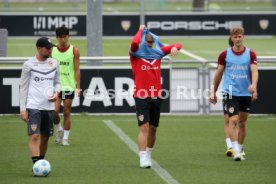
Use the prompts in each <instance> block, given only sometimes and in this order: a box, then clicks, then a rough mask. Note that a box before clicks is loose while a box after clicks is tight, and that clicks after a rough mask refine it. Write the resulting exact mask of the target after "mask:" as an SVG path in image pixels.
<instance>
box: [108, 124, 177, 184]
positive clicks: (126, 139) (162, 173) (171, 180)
mask: <svg viewBox="0 0 276 184" xmlns="http://www.w3.org/2000/svg"><path fill="white" fill-rule="evenodd" d="M103 122H104V123H105V124H106V126H108V127H109V128H110V129H111V130H112V131H113V132H114V133H115V134H116V135H117V136H118V137H119V138H120V139H121V140H122V141H123V142H124V143H126V144H127V145H128V147H129V149H130V150H132V151H133V152H134V153H136V154H137V155H138V150H137V145H136V143H134V141H133V140H132V139H130V138H129V137H128V135H126V133H125V132H124V131H123V130H122V129H120V128H119V127H118V126H117V125H116V124H115V123H114V122H113V121H111V120H103ZM152 164H153V166H152V169H153V170H154V171H155V172H156V173H157V174H158V175H159V176H160V177H161V179H163V180H164V181H165V182H166V183H168V184H179V182H178V181H176V180H175V179H174V178H173V177H172V176H171V175H170V174H169V173H168V171H166V170H165V169H163V168H162V167H161V166H160V165H159V164H158V163H157V162H156V161H155V160H153V159H152Z"/></svg>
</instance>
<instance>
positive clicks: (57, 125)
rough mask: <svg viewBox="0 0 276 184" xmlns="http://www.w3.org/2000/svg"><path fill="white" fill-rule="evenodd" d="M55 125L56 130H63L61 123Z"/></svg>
mask: <svg viewBox="0 0 276 184" xmlns="http://www.w3.org/2000/svg"><path fill="white" fill-rule="evenodd" d="M55 126H56V129H57V131H62V130H63V129H62V126H61V123H59V124H56V125H55Z"/></svg>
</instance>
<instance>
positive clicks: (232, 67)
mask: <svg viewBox="0 0 276 184" xmlns="http://www.w3.org/2000/svg"><path fill="white" fill-rule="evenodd" d="M230 70H243V71H247V70H248V67H247V66H243V65H232V66H231V67H230Z"/></svg>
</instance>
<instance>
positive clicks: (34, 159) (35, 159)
mask: <svg viewBox="0 0 276 184" xmlns="http://www.w3.org/2000/svg"><path fill="white" fill-rule="evenodd" d="M39 159H40V157H39V156H35V157H32V161H33V163H36V162H37V161H38V160H39Z"/></svg>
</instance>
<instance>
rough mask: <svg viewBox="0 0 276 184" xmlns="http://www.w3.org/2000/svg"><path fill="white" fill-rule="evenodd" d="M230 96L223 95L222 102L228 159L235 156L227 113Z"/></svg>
mask: <svg viewBox="0 0 276 184" xmlns="http://www.w3.org/2000/svg"><path fill="white" fill-rule="evenodd" d="M228 98H229V95H228V94H227V93H225V94H223V100H222V108H223V114H224V135H225V142H226V147H227V150H226V152H225V154H226V155H227V156H228V157H231V156H232V155H233V146H232V142H231V138H230V135H229V134H230V133H229V116H228V111H227V103H226V102H227V101H228Z"/></svg>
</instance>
